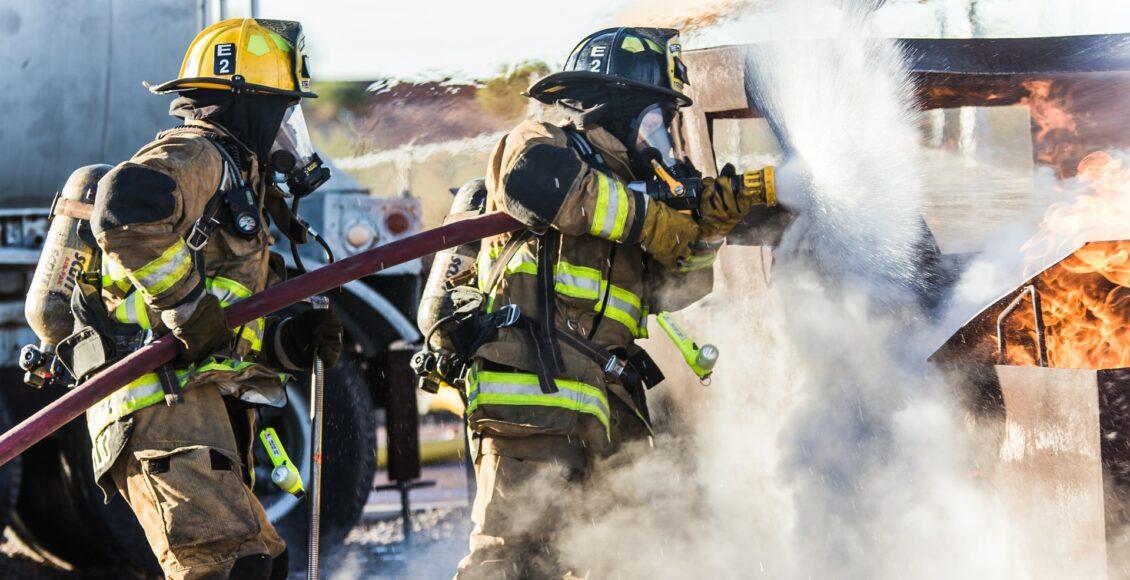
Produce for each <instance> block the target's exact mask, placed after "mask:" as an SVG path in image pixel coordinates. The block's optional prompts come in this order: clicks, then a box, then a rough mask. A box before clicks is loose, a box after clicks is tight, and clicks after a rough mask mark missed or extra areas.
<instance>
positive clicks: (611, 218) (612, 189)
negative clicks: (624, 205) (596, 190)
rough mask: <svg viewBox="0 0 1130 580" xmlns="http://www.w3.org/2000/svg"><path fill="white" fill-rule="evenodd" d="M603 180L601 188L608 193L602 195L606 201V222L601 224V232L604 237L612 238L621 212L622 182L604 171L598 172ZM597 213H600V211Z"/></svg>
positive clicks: (604, 214)
mask: <svg viewBox="0 0 1130 580" xmlns="http://www.w3.org/2000/svg"><path fill="white" fill-rule="evenodd" d="M597 175H599V176H600V180H601V190H603V191H606V192H607V194H606V195H604V196H602V197H603V199H604V201H605V206H604V208H603V209H604V213H603V216H604V222H603V223H602V224H600V234H599V236H600V237H602V238H611V237H612V232H614V231H615V230H616V216H617V214H619V213H620V211H619V210H620V198H621V197H623V196H622V195H621V194H620V191H619V188H620V183H619V182H618V181H616V180H615V179H612V178H610V177H608V176H607V175H605V174H604V173H601V172H598V173H597ZM597 215H600V212H598V214H597Z"/></svg>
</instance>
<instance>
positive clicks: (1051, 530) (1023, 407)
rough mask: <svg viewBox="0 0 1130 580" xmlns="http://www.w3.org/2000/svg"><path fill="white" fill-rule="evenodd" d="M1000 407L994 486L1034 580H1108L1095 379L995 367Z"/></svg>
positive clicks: (1059, 372)
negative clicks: (1001, 426) (1001, 422)
mask: <svg viewBox="0 0 1130 580" xmlns="http://www.w3.org/2000/svg"><path fill="white" fill-rule="evenodd" d="M994 368H995V370H996V373H997V377H998V378H999V380H1000V387H1001V394H1002V395H1003V398H1004V406H1005V429H1004V438H1003V441H1002V442H1001V446H1000V456H999V457H1000V463H999V464H998V467H997V470H996V473H995V474H994V477H993V484H994V488H995V491H996V493H997V494H998V497H999V498H1000V500H1001V503H1002V505H1003V507H1004V509H1005V510H1006V512H1007V513H1008V515H1009V519H1010V521H1013V522H1016V524H1017V526H1016V530H1017V531H1019V532H1022V533H1019V534H1017V535H1016V536H1015V537H1014V538H1013V540H1014V542H1015V545H1014V549H1016V550H1017V552H1018V553H1019V554H1022V555H1025V556H1026V557H1025V558H1024V561H1026V562H1028V563H1029V564H1030V566H1031V570H1029V571H1028V572H1029V574H1030V576H1028V577H1032V578H1048V579H1052V578H1055V579H1059V578H1106V576H1107V564H1106V561H1107V560H1106V517H1105V511H1104V510H1105V505H1104V499H1103V493H1104V488H1103V469H1102V448H1101V436H1100V429H1099V379H1098V373H1096V372H1094V371H1087V370H1074V369H1049V368H1039V367H1015V366H997V367H994Z"/></svg>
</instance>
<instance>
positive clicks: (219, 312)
mask: <svg viewBox="0 0 1130 580" xmlns="http://www.w3.org/2000/svg"><path fill="white" fill-rule="evenodd" d="M183 315H184V313H183V312H179V309H169V310H166V311H164V312H162V313H161V319H162V320H163V321H164V322H165V325H166V326H168V327H170V328H172V331H173V337H174V338H176V339H177V347H178V348H179V349H180V360H181V361H183V362H186V363H195V362H199V361H200V360H201V359H203V358H204V357H206V356H208V355H210V354H212V353H213V352H215V351H217V350H219V349H221V348H224V347H227V346H230V345H231V341H232V338H233V337H234V335H233V334H232V331H231V329H230V328H228V319H227V317H226V316H225V315H224V307H223V306H220V299H219V298H216V297H215V296H213V295H211V294H204V295H203V296H201V297H200V301H199V302H197V303H196V306H195V308H194V309H193V310H192V311H191V314H189V315H188V318H187V320H180V319H181V318H182V317H183Z"/></svg>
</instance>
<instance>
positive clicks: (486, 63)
mask: <svg viewBox="0 0 1130 580" xmlns="http://www.w3.org/2000/svg"><path fill="white" fill-rule="evenodd" d="M226 1H228V2H229V4H230V5H233V6H239V5H240V4H241V3H247V2H248V0H226ZM785 1H790V2H793V1H795V2H804V1H805V0H785ZM842 1H845V2H848V1H851V0H842ZM971 3H974V4H976V11H977V14H978V16H979V18H978V20H977V22H976V23H975V25H973V24H971V23H970V21H969V18H968V17H967V15H968V13H969V7H970V4H971ZM738 4H742V5H748V6H754V7H760V6H766V5H769V4H771V2H769V1H768V0H750V2H745V3H742V2H740V0H569V1H568V2H561V1H559V0H557V1H553V2H550V1H547V0H484V1H478V2H475V1H468V0H407V1H395V2H394V1H391V0H318V1H316V2H311V1H310V0H258V6H259V14H258V15H259V16H260V17H265V18H284V19H290V20H299V21H301V22H302V23H303V27H304V29H305V31H306V36H307V43H308V51H307V52H308V53H309V55H310V58H311V61H312V71H313V73H314V76H315V78H316V79H325V80H361V79H364V80H370V79H375V78H381V77H393V78H403V79H414V78H424V79H435V78H442V77H444V76H455V77H457V78H464V79H465V78H487V77H490V76H493V75H494V73H495V72H496V71H498V70H499V68H500V67H502V66H505V65H507V64H513V63H516V62H521V61H523V60H542V61H544V62H547V63H549V64H550V66H551V67H556V66H559V65H560V64H561V63H562V62H563V61H564V59H565V56H566V55H567V54H568V52H569V51H570V50H571V49H572V48H573V46H574V45H575V44H576V43H577V41H579V40H580V39H581V38H583V37H584V36H586V35H587V34H589V33H590V32H593V31H595V30H598V29H600V28H604V27H607V26H614V25H623V24H639V23H641V22H644V21H648V20H652V21H654V20H657V19H658V20H663V19H670V18H671V17H675V16H686V15H689V14H694V13H696V12H702V11H703V10H707V9H710V8H712V7H714V8H716V7H718V6H720V5H730V6H733V5H738ZM233 9H234V10H239V8H238V7H236V8H233ZM233 15H234V14H233ZM874 23H875V27H876V35H881V36H903V37H937V36H951V37H968V36H974V35H979V36H1040V35H1062V34H1094V33H1110V32H1130V0H887V2H886V3H885V5H884V6H883V7H882V8H881V9H880V10H879V11H878V12H877V14H876V17H875V18H874ZM781 32H782V31H766V30H763V29H759V28H758V26H757V23H756V13H754V14H750V15H748V16H745V17H743V18H741V19H739V20H736V21H730V22H727V23H725V24H724V25H723V26H719V27H718V28H717V29H715V30H712V31H711V32H709V33H706V34H703V35H699V36H698V37H697V38H692V39H690V40H689V41H688V42H686V43H685V44H686V46H687V47H688V48H694V47H695V46H696V45H697V46H702V45H709V44H714V45H717V44H731V43H735V42H750V41H754V40H757V39H758V38H759V37H764V36H772V35H773V34H780V33H781ZM784 32H787V33H789V34H792V33H793V32H794V31H784Z"/></svg>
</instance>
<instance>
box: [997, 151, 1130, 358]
mask: <svg viewBox="0 0 1130 580" xmlns="http://www.w3.org/2000/svg"><path fill="white" fill-rule="evenodd" d="M1077 181H1078V183H1079V184H1081V185H1083V186H1085V187H1086V194H1085V195H1081V196H1080V197H1078V198H1076V199H1075V200H1074V201H1072V202H1069V203H1059V204H1055V205H1053V206H1052V207H1050V208H1049V209H1048V211H1047V213H1046V214H1045V215H1044V220H1043V222H1042V223H1041V224H1040V234H1039V235H1038V236H1036V237H1034V238H1033V239H1032V240H1030V241H1029V242H1028V243H1027V244H1025V246H1024V248H1023V250H1024V251H1025V253H1026V255H1027V256H1028V258H1029V261H1030V263H1032V262H1033V261H1036V260H1039V259H1042V258H1046V257H1048V256H1050V255H1054V253H1055V252H1057V251H1062V249H1063V248H1064V246H1068V247H1078V246H1079V245H1081V244H1083V243H1084V242H1086V241H1087V240H1104V239H1105V240H1112V241H1097V242H1090V243H1086V244H1085V245H1083V246H1082V247H1081V248H1079V249H1077V250H1075V251H1074V252H1073V253H1072V254H1071V255H1070V256H1068V257H1067V258H1065V259H1063V260H1062V261H1060V262H1058V263H1056V264H1055V265H1053V266H1052V267H1050V268H1048V269H1046V270H1044V271H1043V272H1041V273H1040V274H1039V275H1038V276H1037V277H1036V279H1035V280H1034V282H1033V283H1034V284H1035V285H1036V289H1037V290H1038V292H1039V294H1040V299H1041V302H1042V304H1041V312H1042V314H1043V322H1044V328H1045V344H1046V345H1047V352H1048V365H1049V366H1053V367H1062V368H1086V369H1109V368H1122V367H1130V239H1128V238H1130V235H1127V232H1126V229H1127V228H1128V227H1130V221H1128V220H1130V213H1128V212H1130V209H1128V206H1130V169H1128V168H1126V167H1125V164H1124V161H1123V159H1122V157H1120V156H1118V155H1117V154H1112V153H1108V152H1101V151H1100V152H1096V153H1092V154H1090V155H1088V156H1087V157H1085V158H1084V159H1083V160H1082V161H1081V162H1080V163H1079V167H1078V178H1077ZM1030 312H1031V308H1030V307H1028V309H1027V310H1022V311H1018V312H1016V313H1015V314H1014V315H1013V316H1012V318H1011V319H1010V321H1009V323H1008V325H1007V326H1006V338H1007V339H1008V340H1007V343H1008V348H1007V350H1006V359H1007V362H1008V363H1009V364H1017V365H1027V366H1033V365H1035V364H1037V361H1036V356H1035V348H1034V347H1033V346H1032V345H1033V344H1034V342H1035V340H1036V336H1037V335H1036V325H1035V321H1034V317H1033V316H1032V315H1031V313H1030ZM1021 336H1024V337H1025V338H1023V339H1020V340H1017V339H1018V338H1020V337H1021Z"/></svg>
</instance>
